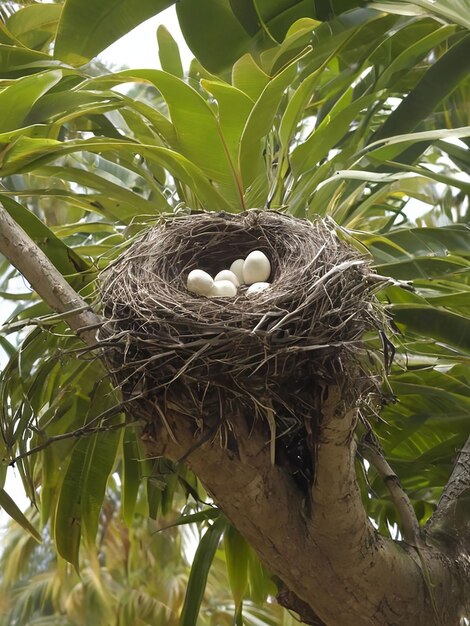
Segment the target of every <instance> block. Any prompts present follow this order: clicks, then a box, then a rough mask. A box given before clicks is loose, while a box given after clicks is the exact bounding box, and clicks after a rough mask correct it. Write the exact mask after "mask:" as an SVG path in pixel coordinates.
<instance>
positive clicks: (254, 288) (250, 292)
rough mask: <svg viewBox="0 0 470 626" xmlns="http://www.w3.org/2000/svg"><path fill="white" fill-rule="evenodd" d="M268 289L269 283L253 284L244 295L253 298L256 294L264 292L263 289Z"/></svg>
mask: <svg viewBox="0 0 470 626" xmlns="http://www.w3.org/2000/svg"><path fill="white" fill-rule="evenodd" d="M268 287H271V284H270V283H253V284H252V285H250V286H249V287H248V289H247V290H246V293H247V295H249V296H253V295H256V294H257V293H260V292H261V291H264V290H265V289H268Z"/></svg>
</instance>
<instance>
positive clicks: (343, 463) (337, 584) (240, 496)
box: [143, 390, 461, 626]
mask: <svg viewBox="0 0 470 626" xmlns="http://www.w3.org/2000/svg"><path fill="white" fill-rule="evenodd" d="M341 408H342V405H341V403H340V401H339V392H337V390H336V391H333V392H332V393H330V398H329V400H328V402H327V403H326V404H325V405H324V407H323V418H322V420H321V426H320V432H319V434H318V450H317V454H316V459H315V467H316V480H315V484H314V486H313V488H312V500H310V499H308V498H307V499H306V498H305V495H304V494H303V492H301V491H300V490H299V488H298V487H297V485H296V484H295V482H294V481H293V480H292V478H291V477H290V476H289V475H288V474H287V473H286V472H285V471H284V470H283V469H282V467H279V466H276V465H273V464H272V463H271V458H270V452H269V436H266V437H264V436H262V435H261V434H260V431H259V429H251V428H249V427H248V426H247V424H250V421H249V419H250V418H249V417H248V416H242V415H237V416H231V422H232V424H233V427H234V431H233V435H234V438H235V440H236V441H237V443H238V450H237V451H236V452H235V451H233V450H229V449H223V448H221V447H220V446H219V445H218V444H217V443H213V442H211V441H203V440H202V439H201V445H196V446H195V445H194V444H195V443H196V441H197V439H196V437H197V436H195V435H194V423H193V422H192V420H191V419H188V418H187V416H183V415H180V414H177V413H175V412H172V411H171V410H169V411H167V413H166V420H167V421H168V423H169V425H170V427H171V431H172V433H173V435H174V439H173V438H172V437H171V436H170V435H169V433H168V431H167V429H166V428H165V427H164V426H163V425H162V423H161V422H160V421H159V420H158V418H156V422H155V424H154V425H152V428H155V432H150V433H149V434H148V435H147V436H144V437H143V439H144V444H145V446H146V450H147V453H148V454H149V455H150V456H152V457H155V456H166V457H168V458H170V459H173V460H178V459H180V458H182V457H183V456H186V462H187V464H188V465H189V466H190V467H191V468H192V469H193V471H194V472H195V473H196V475H197V476H198V477H199V478H200V479H201V481H202V482H203V483H204V485H205V487H206V489H207V490H208V491H209V492H210V493H211V494H212V496H213V497H214V499H215V501H216V502H217V503H218V504H219V506H220V507H221V508H222V510H223V511H224V513H225V515H227V517H228V518H229V519H230V520H231V521H232V522H233V523H234V525H235V526H236V527H237V529H238V530H239V531H240V532H241V533H242V535H243V536H244V537H245V539H246V540H247V541H248V542H249V543H250V545H251V546H252V547H253V548H254V549H255V550H256V552H257V553H258V555H259V556H260V558H261V560H262V561H263V563H264V564H265V565H266V566H267V567H268V568H269V569H270V570H271V571H272V572H273V574H274V575H275V576H276V577H277V578H279V579H280V580H281V581H282V583H283V585H282V597H281V601H282V603H283V604H287V605H288V606H290V608H291V609H293V610H297V611H301V617H303V618H304V619H305V621H306V622H307V623H309V622H310V623H313V624H315V623H316V624H321V623H324V624H335V626H351V624H354V626H383V624H394V625H395V626H399V625H400V626H408V625H409V624H413V625H414V626H430V625H432V624H438V623H439V621H436V613H435V611H434V608H433V605H432V602H431V600H430V597H429V591H428V589H429V581H428V579H429V575H428V579H426V578H425V576H424V575H423V569H422V564H421V562H420V558H419V556H418V554H417V551H416V550H415V549H414V548H411V547H409V548H407V546H406V545H401V544H399V543H398V542H394V541H392V540H391V539H387V538H384V537H382V536H381V535H379V534H378V533H377V531H376V530H375V529H374V528H373V526H372V524H371V523H370V521H369V519H368V517H367V514H366V512H365V510H364V507H363V505H362V500H361V494H360V490H359V487H358V485H357V482H356V478H355V465H354V446H353V429H354V424H355V419H356V418H355V413H354V411H353V412H348V413H346V414H343V413H341ZM188 451H190V453H189V454H187V452H188ZM435 554H436V555H435V556H434V553H433V552H432V551H431V550H428V549H427V548H426V550H425V551H424V557H423V558H425V559H426V560H427V563H428V568H427V571H429V572H430V575H431V579H432V582H433V584H435V585H436V588H437V589H439V590H441V589H444V588H447V589H448V588H449V583H450V580H452V579H453V577H452V574H451V573H450V572H449V570H448V569H447V568H450V567H451V561H450V560H449V562H446V561H445V560H443V559H442V558H441V555H440V554H439V553H437V552H436V553H435ZM433 559H434V561H433ZM434 563H435V567H434V565H433V564H434ZM444 565H445V567H444ZM391 576H392V579H393V580H392V579H391ZM436 595H437V598H436V599H435V603H434V604H437V606H438V610H439V611H441V617H442V620H443V621H442V623H446V624H451V623H454V622H452V619H454V617H455V615H454V617H452V616H449V614H447V613H445V611H446V610H447V609H446V608H442V607H443V605H444V594H441V595H439V593H436ZM446 599H447V597H446ZM433 600H434V598H433ZM398 604H399V608H398ZM459 606H461V604H460V605H459ZM308 607H309V609H310V610H308ZM451 610H454V611H455V609H454V608H452V609H451ZM446 620H447V621H446ZM454 621H455V619H454Z"/></svg>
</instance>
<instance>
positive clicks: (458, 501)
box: [426, 437, 470, 553]
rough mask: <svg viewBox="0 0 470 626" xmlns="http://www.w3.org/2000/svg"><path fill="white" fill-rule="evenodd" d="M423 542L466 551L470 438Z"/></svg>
mask: <svg viewBox="0 0 470 626" xmlns="http://www.w3.org/2000/svg"><path fill="white" fill-rule="evenodd" d="M426 539H429V540H430V541H431V542H433V541H437V542H438V543H442V544H444V545H445V546H447V547H451V546H453V547H454V548H455V550H456V552H459V551H462V550H464V551H465V552H467V553H468V552H469V551H470V437H469V438H468V439H467V441H466V443H465V445H464V447H463V448H462V450H461V451H460V453H459V456H458V458H457V462H456V463H455V465H454V469H453V471H452V474H451V476H450V478H449V481H448V483H447V485H446V487H445V489H444V491H443V493H442V495H441V497H440V500H439V502H438V504H437V508H436V510H435V512H434V514H433V515H432V517H431V519H430V520H429V522H428V524H427V526H426Z"/></svg>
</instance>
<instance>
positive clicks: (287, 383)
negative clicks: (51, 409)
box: [101, 210, 386, 446]
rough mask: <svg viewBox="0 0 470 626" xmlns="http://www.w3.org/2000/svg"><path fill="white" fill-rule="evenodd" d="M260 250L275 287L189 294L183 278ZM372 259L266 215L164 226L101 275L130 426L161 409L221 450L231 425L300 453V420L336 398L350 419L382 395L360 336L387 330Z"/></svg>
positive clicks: (325, 227) (320, 232) (105, 334)
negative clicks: (258, 426)
mask: <svg viewBox="0 0 470 626" xmlns="http://www.w3.org/2000/svg"><path fill="white" fill-rule="evenodd" d="M255 249H256V250H262V251H263V252H264V253H265V254H266V255H267V256H268V258H269V259H270V262H271V266H272V272H271V276H270V278H269V282H271V287H270V288H269V289H267V290H266V291H263V292H260V293H259V294H257V295H256V296H249V295H247V293H246V289H243V288H242V289H241V290H240V291H239V292H238V294H237V296H236V297H234V298H208V297H205V296H198V295H195V294H192V293H189V292H188V291H187V289H186V278H187V275H188V273H189V272H190V271H191V270H192V269H195V268H199V269H203V270H205V271H207V272H209V273H210V274H212V275H214V274H216V273H217V272H218V271H220V270H222V269H227V268H229V267H230V264H231V263H232V262H233V261H234V260H235V259H237V258H240V257H242V258H244V257H246V256H247V255H248V253H249V252H251V251H253V250H255ZM377 284H378V282H377V280H376V276H375V275H374V273H373V271H372V270H371V267H370V264H369V260H368V259H367V258H366V257H365V256H364V255H362V254H360V253H359V252H358V251H357V249H355V248H354V247H352V246H351V245H350V244H349V243H346V242H345V241H344V240H343V239H342V238H340V237H339V235H338V233H337V232H336V230H335V228H334V226H333V225H332V224H329V223H327V222H325V221H324V220H321V219H317V220H315V221H314V222H313V223H312V222H309V221H307V220H303V219H296V218H293V217H290V216H288V215H284V214H282V213H279V212H274V211H257V210H250V211H247V212H244V213H242V214H238V215H232V214H225V213H195V214H192V215H187V216H183V217H177V216H176V217H172V218H169V219H164V220H162V221H161V223H160V224H159V225H157V226H155V227H153V228H152V229H150V230H148V231H147V232H146V233H145V234H144V235H143V236H142V237H141V238H140V239H139V240H138V241H137V242H135V243H134V244H133V245H132V246H131V247H130V248H129V249H128V250H127V251H126V252H125V253H124V254H123V255H122V256H121V257H120V258H119V259H118V260H117V261H116V262H114V263H113V264H112V265H111V266H110V267H109V268H108V269H107V270H106V272H105V273H104V275H103V277H102V282H101V297H102V303H103V308H104V314H105V317H106V318H107V320H108V321H107V323H106V324H105V326H104V327H103V329H102V331H101V339H102V341H103V342H104V344H105V345H106V344H107V345H109V346H110V349H109V351H108V361H109V365H110V368H111V369H112V372H113V375H114V377H115V379H116V380H117V382H118V383H119V385H120V386H121V388H122V390H123V393H124V396H125V398H126V399H127V400H128V401H129V400H132V404H133V408H132V411H133V413H134V415H135V414H136V413H137V414H138V415H139V416H140V417H143V418H144V419H146V420H148V421H149V422H152V421H154V420H156V419H160V418H162V419H164V417H165V414H166V411H167V410H168V407H171V410H172V412H173V413H175V412H177V413H178V414H180V415H181V418H182V419H191V420H193V421H194V427H195V432H196V431H203V430H204V429H207V428H210V429H212V431H213V433H214V436H215V435H218V436H220V440H221V442H222V444H223V445H227V442H228V441H229V438H230V431H231V424H232V423H233V421H234V420H235V419H237V418H238V417H239V416H241V415H242V416H244V419H249V420H251V421H252V422H253V423H255V422H256V421H257V419H258V418H261V422H263V423H264V424H265V425H266V424H268V425H269V431H270V433H271V437H272V439H274V437H277V438H281V437H283V436H284V437H285V443H286V445H287V443H288V444H289V445H290V446H297V445H298V439H299V437H300V438H302V437H303V436H304V435H305V428H304V424H305V420H310V421H312V419H313V421H314V420H315V416H316V415H318V414H319V412H320V411H321V403H322V397H324V395H325V393H326V392H327V390H328V388H329V387H330V386H332V385H335V386H339V387H340V388H341V391H342V398H343V401H344V404H345V408H348V407H351V406H354V405H357V404H358V403H359V402H363V401H364V399H365V398H367V397H368V396H369V395H370V393H371V390H372V389H374V388H376V387H377V385H378V383H379V382H380V376H379V374H380V372H379V369H380V368H379V367H378V365H377V360H374V359H371V358H370V353H369V350H367V349H365V346H364V344H363V341H362V340H363V336H364V334H365V333H366V332H368V331H370V330H374V329H375V330H381V329H383V326H384V324H385V323H386V317H385V314H384V312H383V309H382V307H381V306H380V305H379V303H378V301H377V299H376V296H375V291H376V289H377Z"/></svg>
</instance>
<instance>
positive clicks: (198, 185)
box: [3, 137, 238, 211]
mask: <svg viewBox="0 0 470 626" xmlns="http://www.w3.org/2000/svg"><path fill="white" fill-rule="evenodd" d="M79 151H89V152H97V153H106V152H107V151H113V152H119V153H121V152H122V153H123V154H124V155H125V154H131V155H135V154H141V155H142V156H144V157H145V158H148V159H149V160H150V161H154V162H156V163H157V164H159V165H162V166H163V167H165V168H166V169H168V171H169V172H170V173H171V174H172V176H174V177H175V178H176V179H178V180H181V181H182V182H183V183H185V184H186V185H188V187H189V188H190V189H192V190H193V191H194V194H195V195H196V196H197V197H198V198H199V200H200V201H201V203H202V204H203V206H205V207H206V208H207V209H209V210H218V209H220V210H222V209H225V210H229V211H230V210H233V206H232V205H231V204H229V202H228V201H227V200H226V199H225V198H224V197H223V196H222V195H221V194H220V193H219V192H218V191H217V190H216V189H215V188H214V187H213V185H212V184H211V182H210V181H209V179H208V178H207V176H205V175H204V173H203V172H202V171H201V170H200V169H199V168H198V167H197V166H196V165H195V164H194V163H193V162H192V161H190V160H189V159H187V158H186V157H184V156H183V155H182V154H179V153H178V152H175V151H173V150H169V149H167V148H158V147H155V146H152V145H143V144H138V143H134V142H130V141H116V140H112V139H110V140H108V139H96V140H84V141H80V140H79V141H68V142H64V143H61V142H59V141H55V140H46V139H29V138H27V137H22V138H19V139H18V140H17V141H16V142H15V143H14V144H13V145H12V147H11V148H10V149H9V150H8V152H6V153H5V155H4V161H3V171H4V173H5V174H7V173H8V174H13V173H19V172H25V171H30V170H32V169H34V168H35V167H38V166H42V165H44V164H46V163H49V162H50V161H53V160H54V159H55V158H57V157H58V156H62V155H64V154H71V153H73V152H79ZM236 208H237V209H238V205H237V207H236Z"/></svg>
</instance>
